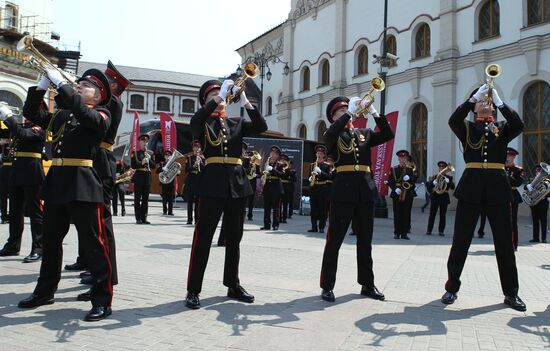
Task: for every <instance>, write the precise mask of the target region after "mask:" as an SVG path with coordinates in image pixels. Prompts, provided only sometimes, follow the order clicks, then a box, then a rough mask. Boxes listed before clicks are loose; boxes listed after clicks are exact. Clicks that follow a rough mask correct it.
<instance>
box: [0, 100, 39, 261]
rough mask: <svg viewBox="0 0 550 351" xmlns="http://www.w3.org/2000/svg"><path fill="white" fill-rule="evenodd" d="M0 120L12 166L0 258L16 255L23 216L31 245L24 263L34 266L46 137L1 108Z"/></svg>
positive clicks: (37, 247)
mask: <svg viewBox="0 0 550 351" xmlns="http://www.w3.org/2000/svg"><path fill="white" fill-rule="evenodd" d="M0 117H1V118H2V120H3V121H4V124H5V125H6V126H7V127H8V129H9V131H10V133H11V136H12V138H13V139H12V140H13V142H12V150H11V152H12V155H13V160H12V166H11V173H10V178H9V194H10V195H9V198H10V209H9V213H10V224H9V237H8V241H7V242H6V244H5V245H4V248H3V249H2V250H0V256H14V255H18V254H19V250H20V249H21V239H22V236H23V230H24V228H25V225H24V219H25V216H28V217H30V222H31V237H32V245H31V252H30V254H29V255H28V256H27V257H25V258H24V259H23V262H26V263H28V262H35V261H38V260H40V258H41V257H42V204H41V202H40V191H41V188H42V183H43V182H44V169H43V168H42V149H43V148H44V140H45V137H46V133H45V132H44V130H43V129H42V128H41V127H40V126H38V125H34V124H32V123H29V121H28V120H27V119H24V123H23V125H20V124H19V123H17V120H16V119H15V117H13V116H12V111H11V110H10V109H9V108H8V107H6V106H0Z"/></svg>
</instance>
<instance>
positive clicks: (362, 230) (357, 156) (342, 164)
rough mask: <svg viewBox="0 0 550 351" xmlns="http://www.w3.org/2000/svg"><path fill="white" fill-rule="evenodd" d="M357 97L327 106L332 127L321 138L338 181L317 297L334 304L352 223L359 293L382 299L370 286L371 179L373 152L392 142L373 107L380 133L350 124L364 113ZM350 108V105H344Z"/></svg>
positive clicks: (340, 99) (332, 198)
mask: <svg viewBox="0 0 550 351" xmlns="http://www.w3.org/2000/svg"><path fill="white" fill-rule="evenodd" d="M360 101H361V99H360V98H357V97H356V98H352V99H351V101H350V100H348V99H347V98H345V97H337V98H334V99H332V100H331V101H330V102H329V104H328V106H327V119H328V120H329V122H330V123H332V124H331V126H330V127H329V128H328V130H327V131H326V134H325V142H326V145H327V149H328V153H329V154H330V155H332V156H333V157H334V159H335V160H336V162H335V164H334V165H335V167H336V172H337V175H336V178H335V179H334V184H333V185H332V191H331V195H330V199H331V206H330V207H331V209H330V221H329V228H328V232H327V240H326V244H325V251H324V254H323V264H322V268H321V289H323V290H322V293H321V298H322V299H323V300H325V301H334V300H335V297H334V293H333V291H332V289H333V288H334V284H335V281H336V270H337V267H338V251H339V250H340V246H342V242H343V240H344V237H345V236H346V233H347V231H348V228H349V225H350V222H351V225H352V227H353V230H354V232H355V234H356V236H357V282H358V283H359V284H360V285H361V294H362V295H364V296H367V297H370V298H373V299H376V300H384V299H385V297H384V295H383V294H382V293H381V292H380V291H378V289H377V288H376V286H375V285H374V273H373V270H372V232H373V223H374V198H375V196H376V193H377V191H376V186H375V184H374V181H373V178H372V175H371V168H370V167H371V159H370V155H371V147H373V146H376V145H380V144H383V143H385V142H386V141H388V140H390V139H392V138H393V132H392V130H391V128H390V125H389V123H388V121H387V120H386V117H384V116H380V115H378V112H376V109H375V108H374V106H372V105H371V106H370V108H369V113H370V114H371V115H373V116H374V117H375V118H374V120H375V121H376V125H377V126H378V127H379V128H380V131H379V132H374V131H373V130H371V129H358V128H354V126H353V123H352V119H353V118H354V117H355V113H356V111H357V110H358V108H359V106H358V105H360V106H361V108H364V107H365V105H364V103H365V102H367V101H366V99H365V100H364V102H363V103H361V102H360ZM348 103H349V104H348Z"/></svg>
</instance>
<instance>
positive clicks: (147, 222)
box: [141, 220, 151, 224]
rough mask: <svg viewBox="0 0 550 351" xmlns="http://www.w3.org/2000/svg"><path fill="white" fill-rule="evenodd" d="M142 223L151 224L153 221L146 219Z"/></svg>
mask: <svg viewBox="0 0 550 351" xmlns="http://www.w3.org/2000/svg"><path fill="white" fill-rule="evenodd" d="M141 224H151V222H149V221H147V220H145V221H142V222H141Z"/></svg>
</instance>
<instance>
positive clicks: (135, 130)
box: [130, 112, 139, 153]
mask: <svg viewBox="0 0 550 351" xmlns="http://www.w3.org/2000/svg"><path fill="white" fill-rule="evenodd" d="M138 139H139V115H138V113H137V112H134V125H133V127H132V137H131V138H130V153H131V152H132V151H136V150H137V149H138V145H139V141H138Z"/></svg>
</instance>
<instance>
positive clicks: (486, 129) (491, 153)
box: [441, 84, 526, 311]
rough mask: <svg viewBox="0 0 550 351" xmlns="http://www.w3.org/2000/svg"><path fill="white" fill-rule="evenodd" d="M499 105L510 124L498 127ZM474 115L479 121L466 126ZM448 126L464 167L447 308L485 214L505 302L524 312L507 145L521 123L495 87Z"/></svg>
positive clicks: (474, 97) (483, 91) (477, 97)
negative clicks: (513, 233)
mask: <svg viewBox="0 0 550 351" xmlns="http://www.w3.org/2000/svg"><path fill="white" fill-rule="evenodd" d="M495 105H496V107H497V108H498V109H499V110H500V112H502V115H503V116H504V118H505V120H506V121H500V122H497V120H496V113H495V110H496V109H495ZM471 111H473V112H474V115H475V122H469V121H466V117H467V116H468V114H469V113H470V112H471ZM449 126H450V127H451V130H452V131H453V133H454V134H455V135H456V136H457V137H458V139H459V140H460V143H461V144H462V148H463V150H464V151H463V156H464V161H465V163H466V168H465V170H464V172H463V173H462V177H461V178H460V181H459V183H458V186H457V187H456V190H455V192H454V196H455V197H456V198H457V199H458V204H457V208H456V215H455V226H454V235H453V244H452V246H451V252H450V253H449V259H448V261H447V271H448V277H449V278H448V280H447V283H446V284H445V290H446V291H445V294H443V296H442V298H441V302H442V303H444V304H452V303H454V302H455V300H456V299H457V293H458V290H459V289H460V285H461V282H460V276H461V274H462V270H463V268H464V263H465V262H466V257H467V256H468V249H469V247H470V244H471V242H472V237H473V236H474V231H475V227H476V223H477V219H478V218H479V214H480V213H481V212H482V211H484V212H485V214H486V215H487V219H488V220H489V224H490V225H491V228H492V229H493V242H494V245H495V255H496V258H497V264H498V271H499V275H500V283H501V286H502V292H503V293H504V296H505V297H504V303H505V304H507V305H509V306H510V307H512V308H513V309H515V310H518V311H525V310H526V306H525V303H524V302H523V301H522V300H521V299H520V298H519V296H518V290H519V282H518V271H517V267H516V258H515V254H514V247H513V245H512V221H511V219H510V201H512V189H511V187H510V181H509V180H508V176H507V174H506V171H505V169H504V163H505V161H506V148H507V146H508V143H509V142H511V141H512V140H513V139H514V138H516V137H517V136H518V135H519V134H521V132H522V130H523V128H524V125H523V122H522V121H521V118H520V117H519V115H518V114H517V112H515V111H514V110H512V109H511V108H510V107H509V106H508V105H506V104H504V103H503V102H502V100H501V99H500V97H499V95H498V92H497V90H496V89H494V88H489V87H488V85H487V84H484V85H482V86H481V87H480V88H479V89H478V90H477V91H474V93H472V95H471V97H470V99H468V100H467V101H466V102H464V103H463V104H462V105H460V106H459V107H458V108H457V109H456V111H455V112H454V113H453V114H452V115H451V117H450V119H449Z"/></svg>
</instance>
